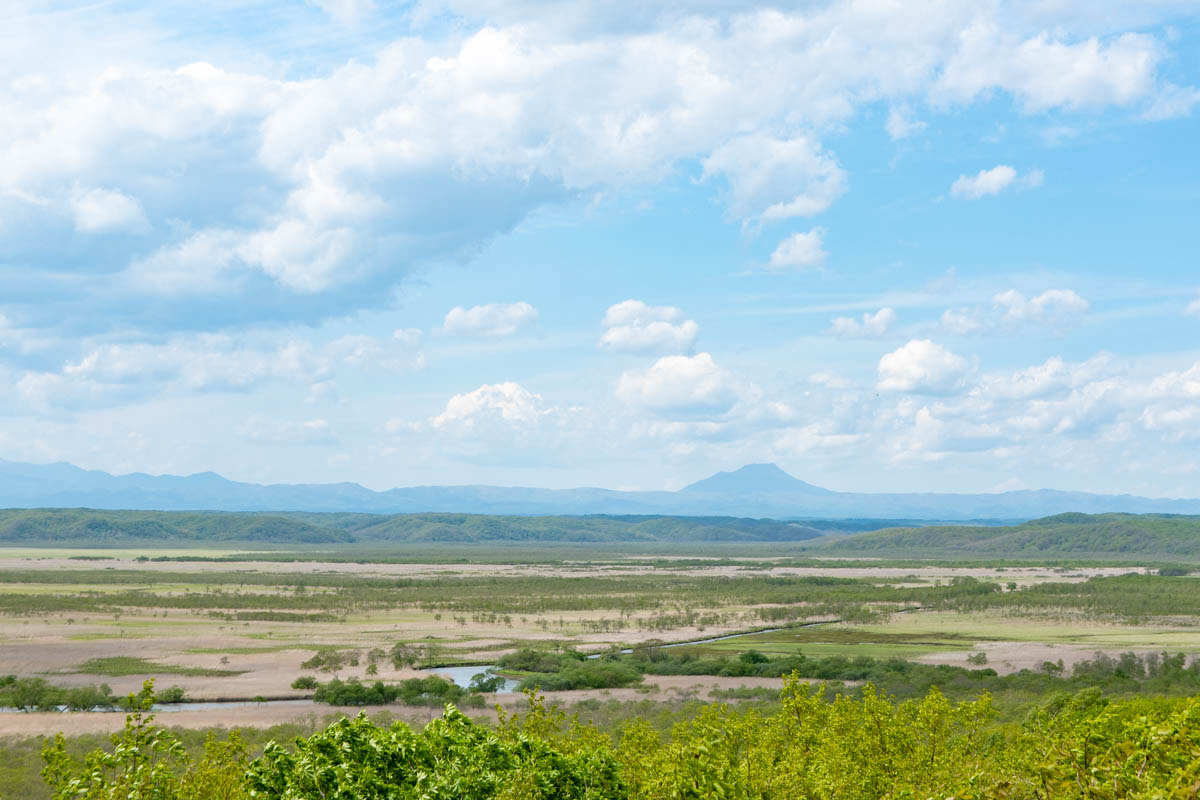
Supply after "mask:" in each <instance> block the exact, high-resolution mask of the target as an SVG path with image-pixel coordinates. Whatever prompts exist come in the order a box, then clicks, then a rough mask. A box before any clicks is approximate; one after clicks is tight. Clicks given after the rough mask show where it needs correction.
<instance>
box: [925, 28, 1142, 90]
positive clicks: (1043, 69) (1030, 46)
mask: <svg viewBox="0 0 1200 800" xmlns="http://www.w3.org/2000/svg"><path fill="white" fill-rule="evenodd" d="M1161 58H1162V48H1161V46H1160V44H1159V42H1158V40H1157V39H1155V38H1154V37H1153V36H1150V35H1147V34H1140V33H1126V34H1122V35H1120V36H1117V37H1114V38H1111V39H1109V40H1107V41H1101V40H1100V39H1099V38H1098V37H1094V36H1093V37H1091V38H1089V39H1085V40H1083V41H1079V42H1067V41H1063V40H1062V39H1060V38H1058V37H1051V36H1050V35H1049V34H1047V33H1041V34H1038V35H1036V36H1033V37H1031V38H1028V39H1025V40H1024V41H1020V42H1017V41H1014V40H1013V38H1012V36H1011V34H1006V33H1004V32H1002V31H1000V30H998V29H997V26H996V24H995V22H989V21H983V20H978V21H976V22H975V23H974V24H972V25H971V26H969V27H967V28H966V29H964V30H963V31H962V32H961V33H960V34H959V50H958V52H957V53H956V54H955V55H954V56H952V57H951V58H950V59H949V61H948V62H947V63H946V66H945V69H944V70H943V71H942V73H941V75H940V76H939V78H938V81H937V85H936V87H935V89H934V94H935V96H938V97H943V98H946V99H953V100H957V101H960V102H961V101H966V100H970V99H973V98H975V97H977V96H978V95H980V94H982V93H984V92H987V91H989V90H991V89H1003V90H1007V91H1009V92H1011V93H1012V94H1013V95H1015V96H1016V97H1017V98H1018V100H1019V102H1020V103H1021V105H1022V106H1023V107H1024V109H1025V110H1026V111H1027V112H1039V111H1046V110H1049V109H1052V108H1069V109H1086V108H1102V107H1104V106H1125V105H1129V104H1131V103H1133V102H1134V101H1136V100H1138V99H1140V98H1144V97H1146V96H1148V95H1151V94H1152V93H1153V92H1154V90H1155V80H1154V78H1155V69H1156V67H1157V65H1158V62H1159V61H1160V60H1161Z"/></svg>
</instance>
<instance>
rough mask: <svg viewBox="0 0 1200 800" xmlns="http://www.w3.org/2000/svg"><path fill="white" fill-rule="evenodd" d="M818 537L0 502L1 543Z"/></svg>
mask: <svg viewBox="0 0 1200 800" xmlns="http://www.w3.org/2000/svg"><path fill="white" fill-rule="evenodd" d="M819 536H821V531H819V530H816V529H815V528H813V527H810V526H808V525H805V524H803V523H795V522H782V521H779V520H772V519H743V518H738V517H660V516H623V517H622V516H582V517H507V516H495V515H489V514H396V515H377V514H337V513H335V514H319V513H281V514H253V513H236V512H234V513H223V512H200V511H197V512H187V511H106V510H97V509H87V508H68V509H57V508H50V509H47V508H40V509H5V510H0V543H7V544H28V545H34V544H70V545H112V544H128V543H141V542H145V543H161V544H187V545H204V544H228V543H235V542H241V543H247V544H251V543H263V544H332V543H338V542H359V543H364V544H389V543H396V544H398V543H403V542H425V543H437V542H445V543H500V542H518V543H522V542H523V543H539V542H564V543H571V542H574V543H592V542H595V543H602V542H613V543H616V542H784V541H801V540H806V539H814V538H817V537H819Z"/></svg>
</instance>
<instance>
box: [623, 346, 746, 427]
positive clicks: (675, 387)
mask: <svg viewBox="0 0 1200 800" xmlns="http://www.w3.org/2000/svg"><path fill="white" fill-rule="evenodd" d="M617 397H618V398H620V399H621V400H623V401H625V402H626V403H629V404H630V405H632V406H635V407H638V408H640V409H643V410H646V411H649V412H651V413H655V414H661V415H664V416H684V417H687V416H719V415H721V414H724V413H726V412H728V411H729V410H730V409H732V408H733V406H734V404H735V403H736V402H737V399H738V394H737V390H736V386H735V382H734V380H733V378H732V376H731V375H730V374H729V373H728V372H726V371H725V370H724V369H722V368H721V367H719V366H717V363H716V362H715V361H714V360H713V357H712V356H711V355H709V354H708V353H697V354H696V355H694V356H664V357H663V358H660V359H658V361H656V362H654V364H653V365H652V366H651V367H650V368H649V369H646V370H641V371H638V370H633V371H629V372H625V373H623V374H622V375H621V377H620V379H619V380H618V381H617Z"/></svg>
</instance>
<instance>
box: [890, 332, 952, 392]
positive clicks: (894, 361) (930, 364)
mask: <svg viewBox="0 0 1200 800" xmlns="http://www.w3.org/2000/svg"><path fill="white" fill-rule="evenodd" d="M969 370H970V365H969V364H968V363H967V360H966V359H965V358H963V357H962V356H959V355H956V354H954V353H952V352H950V351H949V350H947V349H946V348H944V347H942V346H941V345H939V344H936V343H935V342H932V341H930V340H929V339H913V340H912V341H910V342H909V343H908V344H906V345H904V346H903V347H901V348H899V349H897V350H894V351H892V352H891V353H888V354H887V355H885V356H883V357H882V358H880V359H879V367H878V373H879V381H878V382H877V383H876V387H877V388H879V389H880V390H883V391H892V392H914V393H918V394H948V393H950V392H953V391H956V390H959V389H961V388H963V386H964V385H965V382H966V377H967V373H968V372H969Z"/></svg>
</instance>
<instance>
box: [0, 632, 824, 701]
mask: <svg viewBox="0 0 1200 800" xmlns="http://www.w3.org/2000/svg"><path fill="white" fill-rule="evenodd" d="M825 624H828V623H825V622H813V623H809V624H808V625H801V626H794V627H811V626H813V625H825ZM779 630H783V629H782V628H762V629H759V630H754V631H745V632H743V633H729V634H725V635H724V636H712V637H709V638H707V639H693V640H691V641H687V642H673V643H671V644H663V645H658V646H659V647H661V648H663V649H666V648H669V647H687V646H689V645H697V644H710V643H712V642H723V641H727V640H729V639H737V638H739V637H742V636H750V635H752V634H756V633H774V632H775V631H779ZM619 652H621V653H622V654H628V653H632V652H633V649H632V648H628V647H627V648H625V649H624V650H621V651H619ZM603 655H606V654H605V653H593V654H591V655H590V656H588V658H600V657H601V656H603ZM498 669H499V667H498V666H497V665H496V664H483V665H475V666H454V667H427V668H425V669H420V670H417V671H418V672H421V673H424V674H426V675H440V676H442V677H443V678H448V679H449V680H450V681H451V682H452V683H454V684H455V685H457V686H461V687H462V688H464V689H465V688H467V687H468V686H469V685H470V684H471V679H472V678H473V677H475V676H476V675H478V674H479V673H481V672H484V673H487V672H495V671H496V670H498ZM501 677H503V676H501ZM520 683H521V682H520V681H519V680H515V679H513V678H505V679H504V686H503V687H501V688H500V689H499V691H497V692H496V694H512V693H514V692H515V691H516V690H517V686H518V685H519V684H520ZM251 706H253V707H257V708H261V707H263V706H272V707H277V708H279V707H289V706H291V707H295V708H305V707H309V706H316V703H314V702H313V701H312V700H307V699H292V700H259V701H255V700H194V701H188V702H184V703H163V704H155V705H154V706H153V707H152V708H151V710H152V711H153V712H154V713H156V714H158V713H171V712H175V711H204V710H207V709H218V708H248V707H251ZM8 713H13V714H16V713H22V712H21V711H20V710H19V709H16V708H5V707H2V706H0V714H8ZM89 713H96V714H103V713H114V714H115V713H122V714H123V713H125V712H124V711H120V710H113V711H108V710H105V709H96V710H94V711H92V712H89Z"/></svg>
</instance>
